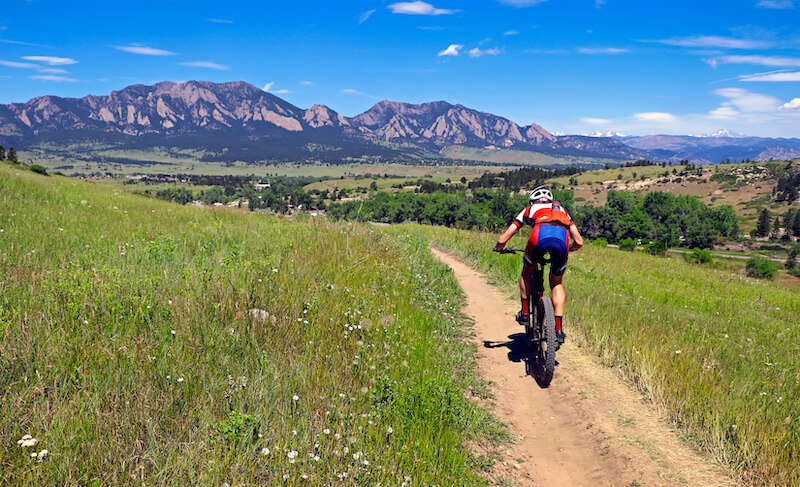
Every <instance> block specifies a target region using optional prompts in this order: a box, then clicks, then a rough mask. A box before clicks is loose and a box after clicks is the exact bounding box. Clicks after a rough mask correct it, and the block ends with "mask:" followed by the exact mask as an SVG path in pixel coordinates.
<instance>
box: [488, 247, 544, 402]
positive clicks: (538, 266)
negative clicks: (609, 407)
mask: <svg viewBox="0 0 800 487" xmlns="http://www.w3.org/2000/svg"><path fill="white" fill-rule="evenodd" d="M500 253H501V254H515V255H516V254H517V253H519V254H522V258H523V259H524V258H525V249H514V248H506V249H503V250H501V251H500ZM549 263H550V259H545V258H544V257H541V258H539V260H538V261H537V262H534V263H533V267H534V274H533V289H528V302H529V303H536V309H535V310H531V311H535V312H531V313H529V314H528V322H527V323H526V324H525V337H526V345H527V353H528V357H527V359H526V363H527V364H528V366H529V372H533V373H534V377H535V378H536V380H537V381H538V382H539V384H540V385H541V386H542V387H547V386H548V385H550V381H552V380H553V373H554V372H555V368H556V350H558V341H557V338H556V318H555V312H554V311H553V301H551V300H550V297H549V296H545V295H544V266H545V264H549ZM534 296H535V297H536V298H537V299H536V300H535V301H534V299H533V297H534ZM531 361H533V363H531ZM531 365H535V366H536V367H535V368H531V367H530V366H531Z"/></svg>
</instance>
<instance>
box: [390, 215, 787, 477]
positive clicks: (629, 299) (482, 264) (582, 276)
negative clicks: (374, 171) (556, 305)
mask: <svg viewBox="0 0 800 487" xmlns="http://www.w3.org/2000/svg"><path fill="white" fill-rule="evenodd" d="M386 231H387V232H391V233H394V234H396V235H400V236H402V235H406V234H410V235H416V236H419V237H421V238H424V239H426V240H428V241H429V242H430V243H431V244H432V245H434V246H436V247H439V248H442V249H444V250H447V251H449V252H452V253H454V254H456V255H458V256H460V257H461V258H462V259H464V260H465V261H467V262H469V263H470V264H472V265H473V266H475V267H476V268H478V269H480V270H481V271H483V272H485V273H487V275H488V276H489V277H490V278H491V279H492V280H494V281H496V282H501V283H507V286H508V287H507V290H508V292H509V294H512V293H514V294H515V295H516V293H518V291H516V289H517V282H518V279H519V272H520V266H521V264H520V262H519V259H518V258H512V257H510V256H505V255H500V254H496V253H493V252H490V249H491V248H492V246H493V245H494V243H495V242H496V239H497V235H493V234H487V233H479V232H467V231H458V230H451V229H447V228H436V227H425V226H419V225H404V226H400V227H391V228H387V229H386ZM509 245H510V246H517V247H518V246H521V245H523V244H522V242H521V237H519V236H518V237H517V238H516V239H515V240H512V241H511V242H510V243H509ZM564 283H565V287H566V290H567V310H566V313H565V331H566V332H567V334H568V336H569V337H570V340H569V341H568V343H567V347H574V346H577V345H578V344H580V345H581V346H587V347H588V348H590V349H591V350H592V351H594V352H596V353H597V354H598V355H599V356H600V357H602V359H603V361H604V362H605V363H606V364H608V365H610V366H615V367H618V368H619V370H620V371H622V372H623V373H624V374H625V375H626V376H627V377H628V378H629V379H630V380H631V381H633V383H635V385H636V386H637V387H638V388H639V389H640V390H641V391H642V392H644V393H645V395H646V396H647V397H649V398H650V399H651V400H652V401H653V402H654V403H655V404H656V405H658V406H660V407H661V408H663V410H664V411H665V412H666V413H667V414H668V415H669V417H671V418H672V419H673V420H674V422H675V423H676V424H677V425H678V426H679V427H680V430H682V431H683V432H684V433H685V434H686V435H687V436H689V437H690V438H691V440H692V441H693V442H695V443H696V444H697V445H698V446H700V447H702V448H704V449H706V450H708V451H710V452H712V453H713V454H714V455H716V457H717V458H718V459H719V460H720V461H722V462H724V463H726V464H728V465H729V466H730V467H731V468H732V469H733V470H734V472H735V473H738V474H739V475H740V476H741V477H742V479H743V480H744V481H745V482H746V483H748V484H752V485H776V486H777V485H800V408H799V407H798V402H797V401H798V398H800V365H799V364H800V360H798V357H800V331H799V330H798V325H800V318H799V317H800V290H798V288H796V287H786V286H782V285H781V284H778V283H775V282H771V281H770V282H768V281H759V280H754V279H751V278H748V277H746V276H745V275H744V274H743V273H742V272H733V271H731V270H725V269H714V268H712V267H709V266H708V265H692V264H688V263H686V262H685V261H684V260H683V259H666V258H659V257H654V256H649V255H646V254H643V253H632V252H624V251H620V250H618V249H612V248H600V247H597V246H592V245H587V246H585V247H584V248H583V249H581V250H580V251H578V252H575V253H573V254H572V255H570V259H569V267H568V271H567V274H566V277H565V278H564ZM508 319H509V320H511V317H508ZM576 338H578V340H576ZM576 342H577V343H576ZM556 380H558V378H557V377H556Z"/></svg>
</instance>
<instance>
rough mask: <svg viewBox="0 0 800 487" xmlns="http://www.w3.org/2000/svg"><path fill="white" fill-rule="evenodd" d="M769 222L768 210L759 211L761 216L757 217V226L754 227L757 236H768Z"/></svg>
mask: <svg viewBox="0 0 800 487" xmlns="http://www.w3.org/2000/svg"><path fill="white" fill-rule="evenodd" d="M770 220H772V217H771V216H770V214H769V210H768V209H766V208H764V209H763V210H761V214H760V215H759V216H758V225H757V226H756V235H757V236H759V237H766V236H767V235H769V227H770V225H769V224H770Z"/></svg>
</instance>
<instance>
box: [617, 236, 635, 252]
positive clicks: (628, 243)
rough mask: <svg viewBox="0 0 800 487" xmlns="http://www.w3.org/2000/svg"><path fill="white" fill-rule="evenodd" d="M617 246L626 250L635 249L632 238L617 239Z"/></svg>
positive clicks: (631, 250)
mask: <svg viewBox="0 0 800 487" xmlns="http://www.w3.org/2000/svg"><path fill="white" fill-rule="evenodd" d="M619 248H620V250H627V251H628V252H633V251H634V250H636V242H635V241H634V240H633V239H632V238H624V239H622V240H620V241H619Z"/></svg>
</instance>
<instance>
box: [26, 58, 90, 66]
mask: <svg viewBox="0 0 800 487" xmlns="http://www.w3.org/2000/svg"><path fill="white" fill-rule="evenodd" d="M22 59H24V60H26V61H36V62H38V63H45V64H47V65H48V66H64V65H67V64H76V63H77V62H78V61H76V60H74V59H71V58H68V57H55V56H22Z"/></svg>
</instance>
